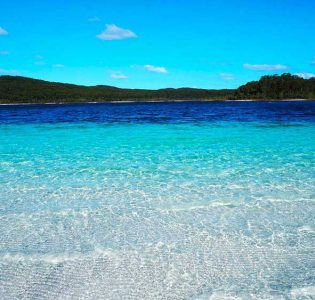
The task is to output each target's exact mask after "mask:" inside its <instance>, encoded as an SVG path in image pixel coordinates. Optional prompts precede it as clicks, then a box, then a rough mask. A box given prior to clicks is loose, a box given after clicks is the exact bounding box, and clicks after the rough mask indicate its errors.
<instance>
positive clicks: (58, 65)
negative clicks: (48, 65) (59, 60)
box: [53, 64, 64, 68]
mask: <svg viewBox="0 0 315 300" xmlns="http://www.w3.org/2000/svg"><path fill="white" fill-rule="evenodd" d="M53 67H54V68H64V65H63V64H54V65H53Z"/></svg>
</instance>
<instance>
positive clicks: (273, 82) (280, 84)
mask: <svg viewBox="0 0 315 300" xmlns="http://www.w3.org/2000/svg"><path fill="white" fill-rule="evenodd" d="M235 99H315V77H312V78H310V79H303V78H301V77H299V76H295V75H291V74H289V73H285V74H282V75H281V76H278V75H273V76H263V77H261V78H260V80H259V81H251V82H248V83H247V84H245V85H242V86H240V87H239V88H238V89H237V90H236V91H235Z"/></svg>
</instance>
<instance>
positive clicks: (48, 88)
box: [0, 76, 234, 103]
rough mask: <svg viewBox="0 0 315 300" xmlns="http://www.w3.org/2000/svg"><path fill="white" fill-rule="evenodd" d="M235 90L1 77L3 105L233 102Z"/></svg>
mask: <svg viewBox="0 0 315 300" xmlns="http://www.w3.org/2000/svg"><path fill="white" fill-rule="evenodd" d="M233 93H234V90H227V89H226V90H205V89H192V88H180V89H160V90H140V89H120V88H116V87H112V86H104V85H98V86H81V85H74V84H64V83H56V82H48V81H43V80H37V79H31V78H25V77H19V76H1V77H0V103H58V102H59V103H61V102H69V103H70V102H94V101H95V102H106V101H128V100H134V101H145V100H194V99H218V100H223V99H227V98H231V97H232V95H233Z"/></svg>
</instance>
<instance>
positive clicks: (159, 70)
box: [144, 65, 168, 74]
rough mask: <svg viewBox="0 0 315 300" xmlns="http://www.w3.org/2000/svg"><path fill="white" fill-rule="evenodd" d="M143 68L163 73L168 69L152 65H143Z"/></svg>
mask: <svg viewBox="0 0 315 300" xmlns="http://www.w3.org/2000/svg"><path fill="white" fill-rule="evenodd" d="M144 69H145V70H147V71H149V72H155V73H164V74H165V73H168V71H167V70H166V68H164V67H155V66H152V65H145V66H144Z"/></svg>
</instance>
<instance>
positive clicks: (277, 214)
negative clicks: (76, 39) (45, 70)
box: [0, 101, 315, 299]
mask: <svg viewBox="0 0 315 300" xmlns="http://www.w3.org/2000/svg"><path fill="white" fill-rule="evenodd" d="M314 154H315V101H308V102H306V101H305V102H304V101H299V102H281V103H280V102H238V103H231V102H225V103H220V102H214V103H198V102H196V103H187V102H185V103H147V104H144V103H142V104H95V105H94V104H90V105H46V106H44V105H43V106H2V107H0V191H1V194H0V221H1V222H0V297H1V299H20V298H23V299H24V298H25V299H72V298H75V299H78V298H81V299H99V298H101V299H315V252H314V250H315V246H314V245H315V218H314V213H315V204H314V200H315V188H314V187H315V156H314Z"/></svg>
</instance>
